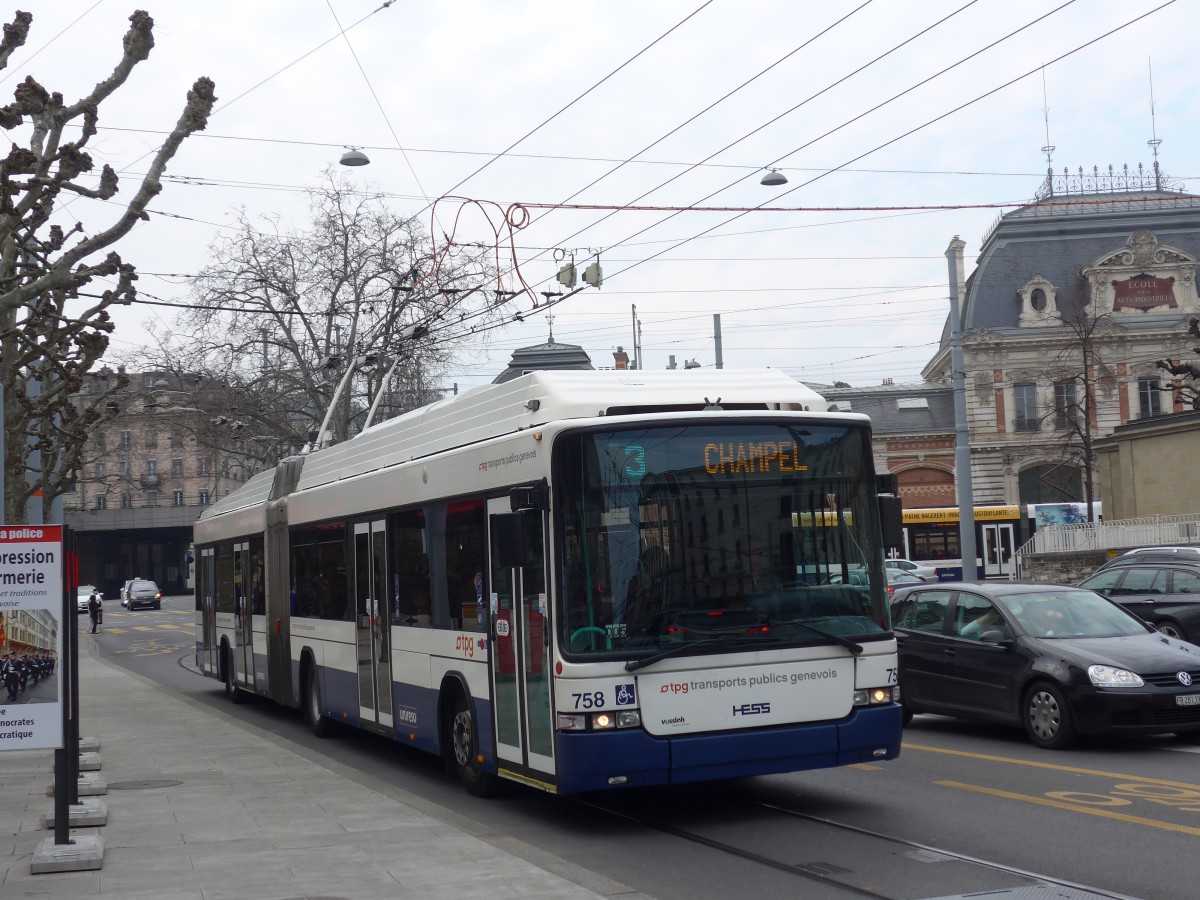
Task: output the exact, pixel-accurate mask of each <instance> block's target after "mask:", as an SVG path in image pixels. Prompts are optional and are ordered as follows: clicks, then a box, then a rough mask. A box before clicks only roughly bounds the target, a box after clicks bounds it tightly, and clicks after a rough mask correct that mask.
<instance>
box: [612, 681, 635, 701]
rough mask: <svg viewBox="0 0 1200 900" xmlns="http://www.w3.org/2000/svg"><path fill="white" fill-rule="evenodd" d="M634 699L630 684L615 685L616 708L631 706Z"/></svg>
mask: <svg viewBox="0 0 1200 900" xmlns="http://www.w3.org/2000/svg"><path fill="white" fill-rule="evenodd" d="M635 702H636V698H635V697H634V693H633V685H632V684H618V685H617V706H633V705H634V703H635Z"/></svg>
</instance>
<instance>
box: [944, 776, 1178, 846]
mask: <svg viewBox="0 0 1200 900" xmlns="http://www.w3.org/2000/svg"><path fill="white" fill-rule="evenodd" d="M934 784H939V785H941V786H942V787H952V788H958V789H959V790H962V791H973V792H974V793H976V794H987V795H988V796H990V797H1001V798H1003V799H1005V800H1020V801H1021V802H1023V803H1033V804H1035V805H1037V806H1049V807H1051V808H1052V809H1065V810H1067V811H1068V812H1077V813H1085V814H1087V815H1089V816H1099V817H1100V818H1102V819H1115V820H1116V821H1118V822H1128V823H1130V824H1133V825H1145V826H1147V827H1149V828H1161V829H1162V830H1163V831H1176V832H1179V833H1180V834H1191V835H1200V828H1193V827H1192V826H1190V825H1175V824H1173V823H1171V822H1160V821H1159V820H1158V819H1146V818H1143V817H1142V816H1130V815H1126V814H1125V813H1118V812H1113V811H1112V810H1108V809H1097V808H1096V807H1094V806H1080V805H1078V804H1076V803H1064V802H1062V801H1061V800H1048V799H1047V798H1045V797H1032V796H1029V795H1028V794H1014V793H1012V792H1011V791H999V790H996V789H995V788H986V787H980V786H979V785H974V784H963V783H962V782H959V781H935V782H934Z"/></svg>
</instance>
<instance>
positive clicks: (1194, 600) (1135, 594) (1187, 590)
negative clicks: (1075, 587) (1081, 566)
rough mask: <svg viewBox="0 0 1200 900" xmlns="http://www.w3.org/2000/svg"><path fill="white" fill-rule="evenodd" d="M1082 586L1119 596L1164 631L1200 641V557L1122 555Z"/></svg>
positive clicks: (1143, 617)
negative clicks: (1193, 558)
mask: <svg viewBox="0 0 1200 900" xmlns="http://www.w3.org/2000/svg"><path fill="white" fill-rule="evenodd" d="M1079 587H1081V588H1087V589H1088V590H1090V591H1096V592H1097V593H1099V594H1103V595H1104V596H1105V597H1108V598H1109V599H1111V600H1115V601H1116V602H1117V603H1120V604H1121V606H1123V607H1125V609H1127V610H1129V612H1131V613H1133V614H1134V615H1135V616H1137V617H1138V618H1140V619H1144V620H1145V621H1147V622H1149V623H1150V624H1151V625H1153V626H1154V627H1155V628H1157V629H1158V630H1159V631H1161V632H1162V633H1163V634H1166V635H1169V636H1171V637H1177V638H1183V639H1184V640H1185V641H1191V642H1192V643H1193V644H1198V643H1200V560H1192V559H1189V558H1187V557H1184V558H1168V557H1161V556H1159V555H1157V554H1150V553H1146V554H1137V555H1134V554H1127V555H1126V556H1118V557H1117V558H1116V559H1114V560H1112V561H1111V562H1108V563H1106V564H1105V565H1103V566H1101V567H1100V568H1099V569H1097V570H1096V571H1095V572H1093V573H1092V574H1091V575H1089V576H1088V577H1087V578H1085V579H1083V581H1081V582H1079Z"/></svg>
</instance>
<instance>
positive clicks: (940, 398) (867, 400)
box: [809, 383, 954, 437]
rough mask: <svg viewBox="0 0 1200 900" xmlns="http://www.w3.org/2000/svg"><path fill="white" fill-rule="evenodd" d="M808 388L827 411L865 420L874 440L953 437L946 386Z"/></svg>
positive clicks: (951, 409) (951, 395) (950, 393)
mask: <svg viewBox="0 0 1200 900" xmlns="http://www.w3.org/2000/svg"><path fill="white" fill-rule="evenodd" d="M809 387H812V388H813V389H814V390H816V391H818V392H819V393H820V394H821V395H822V396H823V397H824V398H825V399H826V401H827V402H828V403H829V408H830V409H831V410H833V409H836V410H837V411H839V412H856V413H864V414H865V415H867V416H869V417H870V418H871V431H872V432H873V433H874V434H875V435H876V436H888V437H902V436H910V435H929V436H941V435H945V434H953V433H954V392H953V389H952V387H951V386H950V385H948V384H939V383H923V384H884V385H878V386H875V387H866V388H860V387H843V388H837V387H828V386H826V385H809Z"/></svg>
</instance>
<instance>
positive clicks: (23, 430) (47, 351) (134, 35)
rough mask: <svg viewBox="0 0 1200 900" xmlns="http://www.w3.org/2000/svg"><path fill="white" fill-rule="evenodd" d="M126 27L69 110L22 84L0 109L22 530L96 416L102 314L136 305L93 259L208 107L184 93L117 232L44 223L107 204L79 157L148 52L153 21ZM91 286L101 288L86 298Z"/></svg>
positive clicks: (3, 243)
mask: <svg viewBox="0 0 1200 900" xmlns="http://www.w3.org/2000/svg"><path fill="white" fill-rule="evenodd" d="M32 21H33V17H32V16H31V15H30V14H29V13H27V12H18V13H17V14H16V15H15V16H14V18H13V21H12V22H11V23H9V24H8V25H5V26H4V36H3V40H2V41H0V69H4V68H7V66H8V62H9V59H10V57H11V56H12V54H13V53H14V52H15V51H16V50H17V49H18V48H20V47H21V46H23V45H24V43H25V41H26V38H27V37H28V34H29V26H30V24H31V23H32ZM129 21H130V27H129V31H128V32H126V34H125V38H124V50H123V53H122V55H121V58H120V59H119V60H118V62H117V64H116V66H115V67H114V68H113V71H112V73H111V74H109V75H108V76H107V77H106V78H104V79H103V80H101V81H100V82H99V83H97V84H96V86H95V87H94V88H93V89H92V91H91V92H90V93H89V94H88V95H87V96H85V97H82V98H81V99H79V100H77V101H75V102H74V103H70V104H67V103H66V102H64V100H63V97H62V95H61V94H58V93H51V92H50V91H48V90H47V89H46V88H44V87H42V85H40V84H38V83H37V82H36V81H35V80H34V79H33V78H32V77H27V78H26V79H25V80H24V81H23V82H21V84H19V85H18V86H17V88H16V90H15V92H14V102H12V103H10V104H8V105H7V106H4V107H0V127H2V128H4V129H6V130H8V131H15V130H17V129H20V128H22V126H26V127H28V132H27V143H26V144H25V145H23V146H18V145H17V144H15V143H14V144H13V146H12V149H11V150H10V151H9V153H8V155H7V156H6V157H5V158H4V159H3V160H2V161H0V388H2V390H3V399H4V515H5V519H6V520H7V521H9V522H23V521H25V517H26V502H27V501H28V499H29V498H30V497H32V496H34V495H35V494H36V493H38V492H40V493H41V495H42V496H43V499H44V502H47V503H49V502H50V501H51V500H53V499H54V498H56V497H58V496H61V495H62V494H63V493H66V492H67V491H69V490H71V488H72V487H73V485H74V483H75V480H76V476H77V472H78V467H79V464H80V459H81V454H82V453H83V450H84V447H85V445H86V441H87V436H88V432H89V430H90V428H91V426H92V425H93V424H94V423H95V422H97V421H99V420H100V419H101V418H102V417H103V416H104V415H105V409H106V404H107V400H108V393H107V392H106V391H99V392H89V393H88V394H87V396H86V398H85V400H82V401H81V398H82V396H83V395H81V393H80V388H81V387H82V385H83V379H84V376H85V375H86V374H87V373H88V372H89V371H90V370H91V369H92V368H93V367H94V365H95V364H96V363H97V361H98V360H99V359H100V358H101V356H102V355H103V354H104V352H105V351H106V350H107V348H108V341H109V334H110V333H111V332H112V329H113V323H112V320H111V318H110V316H109V312H108V310H109V308H110V307H112V306H114V305H123V304H128V303H130V302H131V300H132V299H133V298H134V297H135V296H136V290H135V288H134V280H135V279H136V277H137V276H136V274H135V271H134V268H133V266H131V265H129V264H128V263H125V262H124V261H123V260H122V259H121V257H120V256H119V255H117V253H115V252H112V251H109V252H108V253H107V254H106V255H104V256H103V258H99V254H100V253H101V252H102V251H104V250H106V249H108V248H110V247H112V245H113V244H115V243H116V242H117V241H119V240H120V239H121V238H123V237H124V236H125V235H126V234H128V233H129V231H130V229H131V228H133V226H134V224H136V223H137V222H139V221H141V220H144V219H146V218H147V214H146V209H147V207H148V205H149V204H150V201H151V200H152V199H153V198H154V197H155V196H157V194H158V193H159V192H160V191H161V190H162V184H161V178H162V175H163V172H164V171H165V170H166V167H167V163H168V162H169V161H170V160H171V158H172V157H173V156H174V155H175V153H176V152H177V151H178V149H179V147H180V145H181V144H182V143H183V141H184V139H185V138H187V136H188V135H190V134H192V133H193V132H196V131H199V130H202V129H203V128H204V127H205V125H206V124H207V121H208V116H209V114H210V113H211V111H212V106H213V102H214V100H215V99H216V98H215V97H214V95H213V89H214V86H213V83H212V82H211V81H210V80H209V79H207V78H200V79H198V80H197V81H196V82H195V83H194V84H193V85H192V88H191V90H190V91H189V92H188V95H187V101H186V103H185V105H184V109H183V114H182V115H181V116H180V117H179V121H178V122H177V123H176V124H175V127H174V128H173V129H172V130H171V132H170V134H169V135H168V136H167V138H166V140H164V141H163V143H162V145H161V146H160V147H159V148H158V150H157V151H156V152H155V153H154V156H153V158H152V159H151V161H150V163H149V166H148V167H147V172H146V174H145V176H144V177H143V178H142V180H141V183H140V184H139V185H138V187H137V190H136V192H135V193H134V194H133V196H132V197H131V198H130V199H129V202H128V203H127V204H126V205H125V208H124V210H123V211H122V212H121V214H120V216H119V217H118V218H117V220H116V221H115V222H113V223H112V224H111V225H109V226H108V227H107V228H105V229H103V230H100V231H90V230H85V228H84V226H83V224H82V223H80V222H75V223H74V224H73V225H71V226H69V227H67V228H64V227H63V225H61V224H59V223H58V222H52V221H51V219H52V218H53V217H54V216H55V214H56V213H60V214H61V213H62V211H63V210H62V205H63V204H62V200H63V199H64V195H66V196H67V197H70V196H74V197H82V198H90V199H97V200H104V201H110V200H111V199H112V198H113V197H114V196H116V194H117V190H118V186H119V183H118V178H117V174H116V172H115V171H113V169H112V168H111V167H109V166H107V165H105V166H104V167H103V168H102V170H101V172H100V174H99V176H98V177H94V178H90V179H88V178H87V176H89V173H91V172H92V171H93V168H94V167H93V163H92V158H91V156H90V155H89V154H88V153H87V152H86V150H85V148H86V146H87V143H88V141H89V140H90V139H91V138H92V136H93V135H95V133H96V125H97V122H98V119H99V108H100V104H101V103H102V102H103V101H104V100H105V99H107V98H108V97H109V96H110V95H112V93H113V92H114V91H116V90H117V89H118V88H120V87H121V86H122V85H123V84H124V83H125V81H126V79H127V78H128V77H129V74H130V72H132V71H133V68H134V67H135V66H136V65H137V64H138V63H139V62H142V61H143V60H145V59H146V58H147V57H148V56H149V54H150V50H151V48H153V46H154V37H153V26H154V20H153V19H151V18H150V16H149V15H147V14H146V13H145V12H143V11H140V10H139V11H137V12H135V13H134V14H133V15H132V16H130V19H129ZM89 182H90V183H89ZM96 279H102V280H103V281H105V282H107V284H108V286H107V287H106V288H104V289H103V290H99V291H98V292H97V290H96V289H92V290H91V291H89V290H87V289H88V287H89V285H91V283H92V282H93V281H94V280H96ZM68 306H70V309H69V310H68ZM81 307H82V308H81ZM123 386H124V385H123V383H122V380H121V379H113V381H112V382H111V384H110V387H111V389H112V390H119V389H120V388H121V387H123ZM31 450H36V451H38V453H39V454H40V457H41V458H40V464H39V465H36V466H32V465H30V461H29V456H30V451H31Z"/></svg>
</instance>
